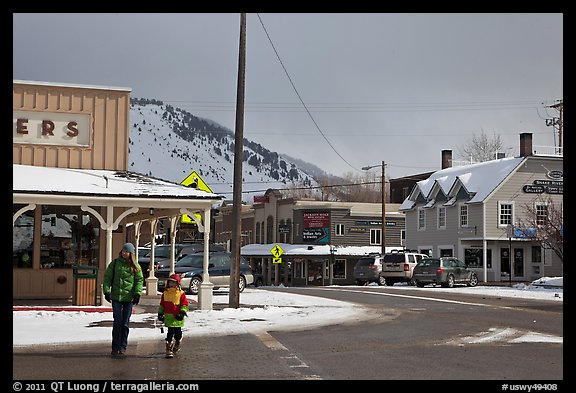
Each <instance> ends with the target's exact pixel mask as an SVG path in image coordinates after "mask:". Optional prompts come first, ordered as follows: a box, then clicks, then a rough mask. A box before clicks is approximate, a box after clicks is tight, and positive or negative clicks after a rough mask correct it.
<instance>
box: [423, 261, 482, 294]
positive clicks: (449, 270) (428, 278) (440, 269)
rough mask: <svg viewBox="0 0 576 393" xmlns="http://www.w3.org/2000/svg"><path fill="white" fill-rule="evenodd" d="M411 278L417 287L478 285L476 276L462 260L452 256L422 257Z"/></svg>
mask: <svg viewBox="0 0 576 393" xmlns="http://www.w3.org/2000/svg"><path fill="white" fill-rule="evenodd" d="M412 280H413V281H414V283H415V284H416V286H418V287H423V286H424V285H427V284H434V285H442V286H443V287H446V288H452V287H454V285H455V284H466V285H468V286H469V287H475V286H476V285H478V276H477V275H476V272H474V270H472V269H470V268H468V265H466V264H465V263H464V262H462V261H461V260H459V259H458V258H454V257H441V258H424V259H422V260H421V261H420V262H418V264H417V265H416V267H415V268H414V272H413V274H412Z"/></svg>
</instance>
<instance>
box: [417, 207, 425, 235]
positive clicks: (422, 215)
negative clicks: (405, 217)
mask: <svg viewBox="0 0 576 393" xmlns="http://www.w3.org/2000/svg"><path fill="white" fill-rule="evenodd" d="M424 229H426V210H424V209H422V208H420V209H418V230H419V231H423V230H424Z"/></svg>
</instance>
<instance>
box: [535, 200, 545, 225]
mask: <svg viewBox="0 0 576 393" xmlns="http://www.w3.org/2000/svg"><path fill="white" fill-rule="evenodd" d="M534 211H535V212H536V217H535V218H536V225H538V226H540V225H546V224H547V223H548V205H547V204H546V203H544V202H536V204H535V205H534Z"/></svg>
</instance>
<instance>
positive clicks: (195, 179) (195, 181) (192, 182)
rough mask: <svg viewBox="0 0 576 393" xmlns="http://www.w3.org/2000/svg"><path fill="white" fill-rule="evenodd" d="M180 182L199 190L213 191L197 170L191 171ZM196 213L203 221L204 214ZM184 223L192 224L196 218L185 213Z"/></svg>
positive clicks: (183, 216)
mask: <svg viewBox="0 0 576 393" xmlns="http://www.w3.org/2000/svg"><path fill="white" fill-rule="evenodd" d="M180 184H182V185H183V186H186V187H192V188H196V189H198V190H202V191H206V192H212V189H211V188H210V186H208V184H206V182H205V181H204V180H203V179H202V178H201V177H200V175H199V174H198V173H196V171H192V172H190V174H189V175H188V176H186V178H185V179H184V180H182V181H181V182H180ZM194 215H195V216H196V218H198V221H200V222H202V215H201V214H200V213H194ZM182 223H184V224H192V223H194V220H193V219H191V218H190V216H189V215H188V214H184V215H182Z"/></svg>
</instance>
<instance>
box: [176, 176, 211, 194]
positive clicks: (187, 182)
mask: <svg viewBox="0 0 576 393" xmlns="http://www.w3.org/2000/svg"><path fill="white" fill-rule="evenodd" d="M180 184H182V185H183V186H186V187H192V188H196V189H198V190H202V191H206V192H212V189H211V188H210V186H208V184H206V182H205V181H204V180H202V178H201V177H200V175H199V174H198V173H196V171H192V172H191V173H190V174H189V175H188V176H186V179H184V180H182V181H181V182H180Z"/></svg>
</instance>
